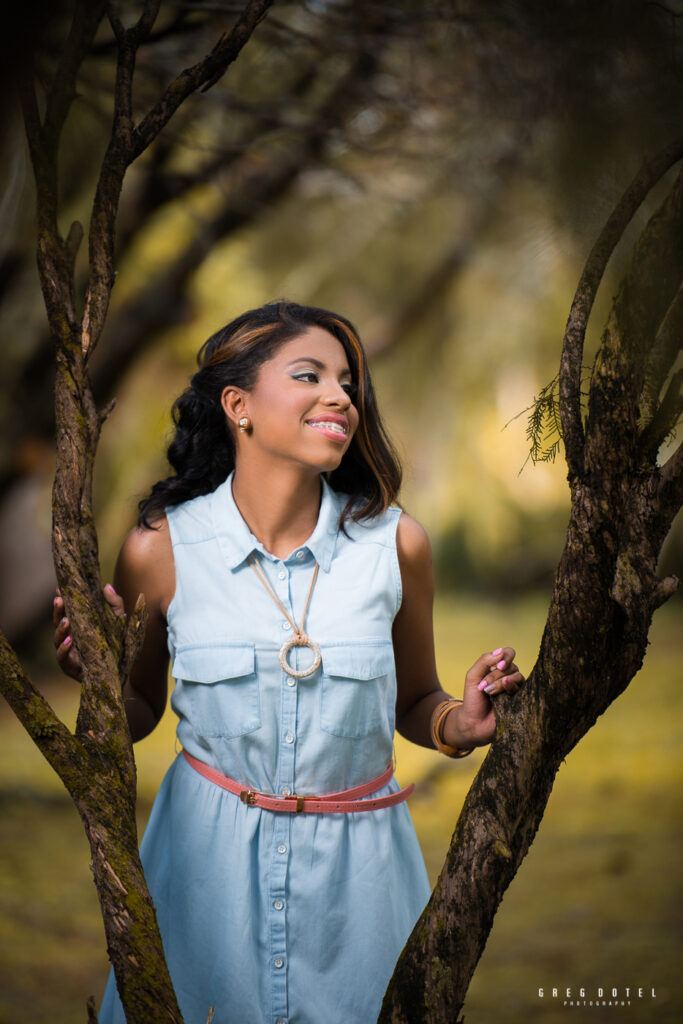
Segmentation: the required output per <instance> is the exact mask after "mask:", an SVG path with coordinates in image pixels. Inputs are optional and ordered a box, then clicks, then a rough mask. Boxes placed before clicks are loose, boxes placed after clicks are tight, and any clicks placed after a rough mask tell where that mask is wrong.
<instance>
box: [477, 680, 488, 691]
mask: <svg viewBox="0 0 683 1024" xmlns="http://www.w3.org/2000/svg"><path fill="white" fill-rule="evenodd" d="M485 686H486V680H485V679H482V681H481V682H480V683H479V686H478V687H477V689H478V690H483V689H484V688H485Z"/></svg>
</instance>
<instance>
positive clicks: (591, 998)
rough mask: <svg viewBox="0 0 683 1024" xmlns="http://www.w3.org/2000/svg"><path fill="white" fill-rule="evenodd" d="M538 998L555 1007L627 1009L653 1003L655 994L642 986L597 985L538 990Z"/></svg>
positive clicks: (651, 989) (652, 990)
mask: <svg viewBox="0 0 683 1024" xmlns="http://www.w3.org/2000/svg"><path fill="white" fill-rule="evenodd" d="M538 998H539V999H542V1000H551V1001H552V1002H553V1003H555V1004H556V1005H558V1004H559V1005H561V1006H566V1007H567V1008H570V1007H574V1008H576V1007H584V1006H586V1007H591V1006H593V1007H597V1006H599V1007H603V1006H604V1007H609V1006H613V1007H627V1006H634V1005H635V1004H636V1003H642V1002H644V1001H645V1000H649V1001H650V1002H653V1001H654V1000H656V998H657V993H656V992H655V990H654V989H653V988H643V987H642V986H621V987H620V988H610V987H609V986H607V985H597V986H592V987H591V988H586V987H578V988H576V987H570V988H539V990H538Z"/></svg>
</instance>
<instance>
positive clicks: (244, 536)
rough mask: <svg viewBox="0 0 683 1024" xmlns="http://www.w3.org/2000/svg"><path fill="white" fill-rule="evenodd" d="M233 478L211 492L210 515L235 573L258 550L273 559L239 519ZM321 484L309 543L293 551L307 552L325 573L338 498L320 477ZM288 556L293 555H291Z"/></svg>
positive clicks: (334, 538)
mask: <svg viewBox="0 0 683 1024" xmlns="http://www.w3.org/2000/svg"><path fill="white" fill-rule="evenodd" d="M233 476H234V471H233V473H231V474H230V476H229V477H228V478H227V479H226V480H224V481H223V483H222V484H219V486H218V487H217V488H216V490H215V491H214V492H213V494H212V496H211V499H212V500H211V515H212V518H213V525H214V530H215V533H216V537H217V539H218V543H219V545H220V548H221V551H222V553H223V556H224V558H225V560H226V562H227V563H228V566H229V567H230V569H233V570H234V569H237V567H238V566H240V565H241V564H242V562H244V561H245V559H246V558H247V557H248V556H249V555H250V554H251V553H252V551H260V552H261V554H263V555H264V556H265V557H266V558H270V559H273V558H274V555H272V554H271V553H270V552H269V551H266V549H265V548H264V546H263V544H261V542H260V541H259V540H257V538H256V537H255V536H254V535H253V533H252V532H251V530H250V529H249V527H248V526H247V524H246V523H245V521H244V519H243V518H242V515H241V513H240V510H239V509H238V507H237V505H236V503H235V499H234V497H233V494H232V478H233ZM320 482H321V484H322V496H321V501H320V512H319V513H318V522H317V523H316V526H315V529H314V530H313V533H312V534H311V536H310V537H309V538H308V540H307V541H305V542H304V543H303V544H302V545H301V546H300V548H297V549H296V550H297V551H299V550H302V549H304V550H305V549H308V550H309V551H310V552H311V554H312V555H313V557H314V558H315V560H316V562H317V563H318V564H319V566H320V568H321V569H322V570H323V571H324V572H329V571H330V565H331V564H332V557H333V555H334V548H335V544H336V541H337V533H338V531H339V516H340V514H341V505H340V500H339V496H338V495H337V493H336V492H335V491H334V490H333V489H332V488H331V487H330V485H329V484H328V482H327V480H325V478H324V477H323V476H321V477H320ZM291 554H294V552H292V553H291ZM289 557H290V556H288V558H289Z"/></svg>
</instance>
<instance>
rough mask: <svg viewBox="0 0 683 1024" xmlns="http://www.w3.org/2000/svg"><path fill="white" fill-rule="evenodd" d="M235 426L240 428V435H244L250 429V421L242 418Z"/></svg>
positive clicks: (246, 417) (245, 417)
mask: <svg viewBox="0 0 683 1024" xmlns="http://www.w3.org/2000/svg"><path fill="white" fill-rule="evenodd" d="M237 426H238V427H239V428H240V431H241V433H243V434H246V432H247V431H248V430H249V429H250V428H251V420H250V419H249V417H248V416H243V417H242V418H241V420H240V421H239V423H238V424H237Z"/></svg>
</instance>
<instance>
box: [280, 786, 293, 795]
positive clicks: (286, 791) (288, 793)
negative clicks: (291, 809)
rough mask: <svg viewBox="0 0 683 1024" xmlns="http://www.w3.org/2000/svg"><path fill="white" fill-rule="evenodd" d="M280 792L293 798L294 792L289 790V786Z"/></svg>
mask: <svg viewBox="0 0 683 1024" xmlns="http://www.w3.org/2000/svg"><path fill="white" fill-rule="evenodd" d="M280 792H281V793H282V795H283V796H291V795H292V791H291V789H290V788H289V786H283V787H282V789H281V790H280Z"/></svg>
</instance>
